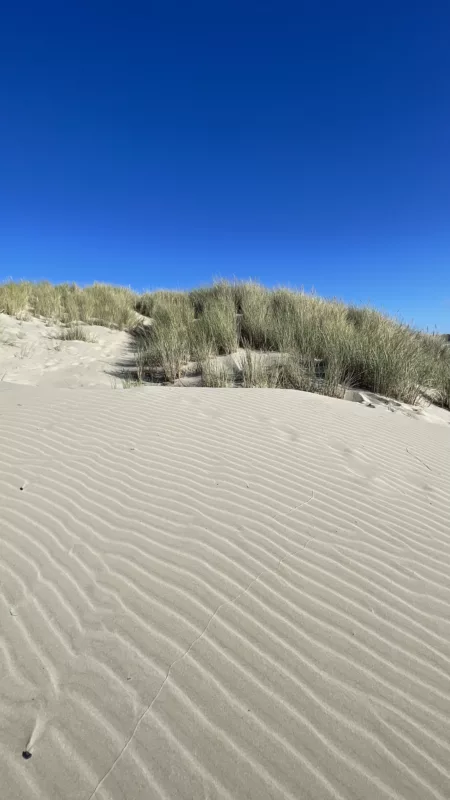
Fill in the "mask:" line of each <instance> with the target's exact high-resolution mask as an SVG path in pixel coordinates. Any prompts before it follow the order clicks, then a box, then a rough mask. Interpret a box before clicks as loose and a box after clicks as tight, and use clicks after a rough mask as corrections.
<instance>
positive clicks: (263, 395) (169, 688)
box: [0, 386, 450, 800]
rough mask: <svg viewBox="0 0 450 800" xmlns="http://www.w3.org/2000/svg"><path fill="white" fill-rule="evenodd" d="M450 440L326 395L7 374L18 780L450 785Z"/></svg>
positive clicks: (13, 768) (12, 785) (443, 427)
mask: <svg viewBox="0 0 450 800" xmlns="http://www.w3.org/2000/svg"><path fill="white" fill-rule="evenodd" d="M449 444H450V429H449V426H448V422H447V420H446V419H445V418H444V417H442V420H440V424H439V425H429V424H427V422H426V421H425V420H424V419H421V418H413V417H408V416H406V415H404V414H391V413H387V412H386V409H385V408H384V407H383V406H381V405H380V406H377V407H375V408H369V407H367V406H364V405H363V404H357V403H345V402H342V401H339V400H334V399H330V398H325V397H319V396H316V395H309V394H306V393H302V392H290V391H283V390H273V389H269V390H232V389H231V390H226V389H224V390H216V389H214V390H209V389H196V390H192V391H189V390H180V389H176V388H173V389H170V388H164V389H160V390H158V391H152V390H147V389H145V388H142V389H132V390H129V391H126V392H116V391H111V389H109V388H107V387H106V386H105V387H98V388H93V389H90V390H88V391H87V390H86V389H77V388H73V389H63V388H58V389H54V388H45V387H11V386H10V387H9V388H8V391H7V392H6V391H5V392H2V393H1V394H0V507H1V531H0V548H1V558H0V608H1V618H2V623H3V624H2V631H1V635H0V710H1V715H0V720H1V721H0V760H1V762H2V781H3V784H4V786H6V787H7V796H8V798H11V799H12V800H16V798H23V797H33V798H35V797H36V798H42V800H44V798H45V800H47V798H61V797H64V798H70V800H93V798H95V800H107V799H108V800H118V799H119V798H124V797H126V798H131V797H133V798H142V800H144V798H145V800H147V798H151V800H152V799H153V798H167V799H169V798H170V799H171V800H172V799H174V798H180V799H181V798H255V799H256V798H262V800H265V799H266V798H277V799H278V798H280V799H281V798H295V799H296V800H297V798H300V797H301V798H313V799H314V800H319V798H320V800H323V799H324V798H325V799H327V798H330V799H331V798H342V800H348V798H363V797H364V798H377V799H378V798H405V800H410V799H411V798H418V799H419V798H420V800H424V799H425V798H442V799H444V798H446V797H448V786H449V785H450V780H449V779H450V769H449V767H448V764H449V763H450V759H449V756H450V743H449V738H448V724H449V719H450V677H449V675H450V670H449V666H450V614H449V611H450V584H449V580H448V575H449V567H450V535H449V530H450V524H449V523H450V508H449V503H448V486H449V482H448V481H449V477H450V476H449V472H450V460H449V458H448V455H449ZM24 750H29V751H30V752H31V754H32V757H31V758H30V759H28V760H26V761H25V760H24V759H23V758H22V752H23V751H24Z"/></svg>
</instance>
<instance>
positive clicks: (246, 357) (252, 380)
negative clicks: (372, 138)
mask: <svg viewBox="0 0 450 800" xmlns="http://www.w3.org/2000/svg"><path fill="white" fill-rule="evenodd" d="M239 366H240V373H241V380H242V386H243V387H244V388H247V389H248V388H258V389H273V388H275V387H276V386H278V385H279V378H280V369H279V367H278V366H277V365H276V364H270V363H267V359H265V358H264V355H263V354H262V353H258V352H256V353H255V352H254V351H252V350H250V349H249V348H247V349H246V350H245V351H244V353H243V355H242V356H241V358H240V363H239Z"/></svg>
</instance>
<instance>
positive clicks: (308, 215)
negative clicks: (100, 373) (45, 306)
mask: <svg viewBox="0 0 450 800" xmlns="http://www.w3.org/2000/svg"><path fill="white" fill-rule="evenodd" d="M449 30H450V5H449V4H448V3H445V2H443V0H442V1H441V2H433V1H432V0H431V1H430V2H427V3H425V2H411V0H409V2H403V1H402V0H389V2H385V0H379V2H377V3H364V2H360V0H358V1H357V2H350V1H346V0H341V2H336V1H335V2H331V1H329V2H321V0H314V2H313V0H310V2H302V0H297V1H296V2H283V0H279V1H278V2H264V0H261V1H260V2H253V1H252V0H239V2H237V1H236V0H227V2H211V0H209V2H200V1H198V0H192V2H190V3H188V2H185V0H183V2H171V0H164V1H163V2H152V1H151V0H146V2H139V3H138V2H135V1H134V0H128V2H127V3H114V2H113V1H110V2H99V1H97V0H89V2H88V0H78V2H76V3H75V2H72V3H70V2H68V3H62V2H60V0H58V2H46V0H42V1H41V2H39V3H37V2H27V0H24V2H22V3H10V4H9V5H8V6H5V8H4V9H3V10H2V23H1V27H0V68H1V73H0V74H1V81H0V103H1V107H0V158H1V170H0V279H2V278H6V277H9V276H12V277H14V278H21V277H26V278H33V279H34V278H48V279H50V280H53V281H62V280H75V281H78V282H80V283H86V282H90V281H93V280H102V281H110V282H115V283H122V284H126V285H132V286H133V287H135V288H137V289H141V288H155V287H161V286H167V287H189V286H193V285H196V284H198V283H201V282H205V281H210V280H211V279H212V278H214V277H216V276H227V277H231V276H235V277H238V278H248V277H252V278H255V279H259V280H261V281H263V282H264V283H267V284H269V285H273V284H279V283H283V284H288V285H291V286H303V287H305V288H306V289H311V288H314V289H315V290H316V291H317V292H319V293H320V294H322V295H325V296H338V297H340V298H343V299H345V300H348V301H352V302H371V303H373V304H375V305H377V306H381V307H382V308H384V309H385V310H387V311H390V312H392V313H397V314H399V315H401V316H402V317H403V318H404V319H406V320H408V321H411V320H413V321H414V322H415V323H416V324H417V325H420V326H429V327H430V328H433V327H434V326H437V327H438V329H440V330H442V331H444V330H450V270H449V266H450V147H449V142H450V80H449V76H450V48H449V47H448V34H449Z"/></svg>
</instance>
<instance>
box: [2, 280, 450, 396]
mask: <svg viewBox="0 0 450 800" xmlns="http://www.w3.org/2000/svg"><path fill="white" fill-rule="evenodd" d="M0 312H3V313H6V314H11V315H15V316H18V315H24V314H27V313H28V314H32V315H35V316H40V317H45V318H49V319H53V320H57V321H60V322H62V323H64V324H66V325H70V324H77V323H80V322H87V323H91V324H101V325H107V326H111V327H116V328H119V329H126V330H129V331H130V332H131V333H132V334H133V336H134V342H135V351H136V365H137V373H138V376H139V378H140V379H146V378H148V377H151V378H152V379H155V377H156V378H160V379H164V380H168V381H172V382H173V381H174V380H176V379H177V378H179V377H181V376H182V375H183V374H184V371H185V370H186V367H187V366H188V365H190V368H192V364H193V363H194V362H195V363H196V364H198V366H199V371H200V372H201V374H202V378H203V383H204V385H210V386H219V385H220V386H228V385H234V384H235V383H236V382H238V383H240V384H241V385H243V386H263V387H272V386H279V387H289V388H297V389H304V390H307V391H317V392H320V393H324V394H330V395H335V396H339V395H340V394H342V387H343V386H346V385H355V386H359V387H361V388H365V389H367V390H371V391H374V392H377V393H379V394H383V395H386V396H389V397H392V398H394V399H397V400H401V401H404V402H408V403H415V402H416V401H417V400H418V399H419V397H420V396H422V394H423V392H424V390H427V389H430V390H433V391H434V392H435V395H436V398H438V400H439V402H440V403H441V404H442V405H444V406H446V407H447V408H449V407H450V347H449V346H448V345H447V344H446V343H445V341H444V340H443V339H442V337H440V336H436V335H430V334H426V333H423V332H420V331H418V330H415V329H414V328H411V327H410V326H408V325H404V324H401V323H399V322H398V321H396V320H394V319H392V318H390V317H388V316H386V315H384V314H382V313H380V312H379V311H376V310H375V309H372V308H367V307H353V306H347V305H345V304H344V303H341V302H338V301H334V300H324V299H322V298H320V297H318V296H316V295H314V294H306V293H304V292H300V291H291V290H288V289H284V288H279V289H267V288H265V287H263V286H261V285H259V284H257V283H252V282H235V283H231V282H227V281H219V282H217V283H215V284H213V285H212V286H205V287H200V288H198V289H195V290H193V291H190V292H181V291H169V290H167V291H165V290H164V291H154V292H146V293H144V294H137V293H135V292H133V291H131V290H130V289H127V288H122V287H116V286H110V285H107V284H101V283H97V284H93V285H92V286H88V287H86V288H80V287H78V286H76V285H75V284H60V285H53V284H51V283H49V282H47V281H41V282H39V283H31V282H28V281H20V282H13V281H8V282H5V283H3V284H1V285H0ZM142 317H149V318H151V324H149V325H145V326H144V325H143V324H142ZM238 350H239V351H240V360H237V362H236V369H235V370H234V374H232V372H230V368H229V367H226V366H224V364H222V363H220V364H217V362H216V361H215V359H216V357H217V356H226V355H228V354H231V353H235V352H236V351H238ZM267 353H269V354H273V358H271V359H270V360H269V361H267V360H266V359H265V358H264V357H263V354H267ZM275 354H280V359H279V361H278V362H277V360H276V357H275Z"/></svg>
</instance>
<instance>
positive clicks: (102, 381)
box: [0, 314, 133, 388]
mask: <svg viewBox="0 0 450 800" xmlns="http://www.w3.org/2000/svg"><path fill="white" fill-rule="evenodd" d="M83 329H84V330H85V331H86V335H87V337H88V338H89V339H90V341H87V342H80V341H76V340H75V341H61V339H59V338H58V333H59V332H60V330H61V326H60V325H55V324H54V323H52V322H50V321H49V320H43V319H37V318H36V317H30V318H28V319H16V318H15V317H10V316H8V315H7V314H0V385H1V384H2V383H4V384H21V385H25V386H51V387H53V388H59V387H62V388H73V387H77V386H88V387H91V386H108V387H111V386H116V385H118V386H119V387H120V386H121V380H120V379H121V377H122V376H125V375H126V373H127V370H129V369H130V367H132V366H133V355H132V353H131V351H130V343H131V337H130V335H129V334H128V333H126V332H125V331H117V330H111V329H110V328H104V327H103V326H101V325H84V326H83Z"/></svg>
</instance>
